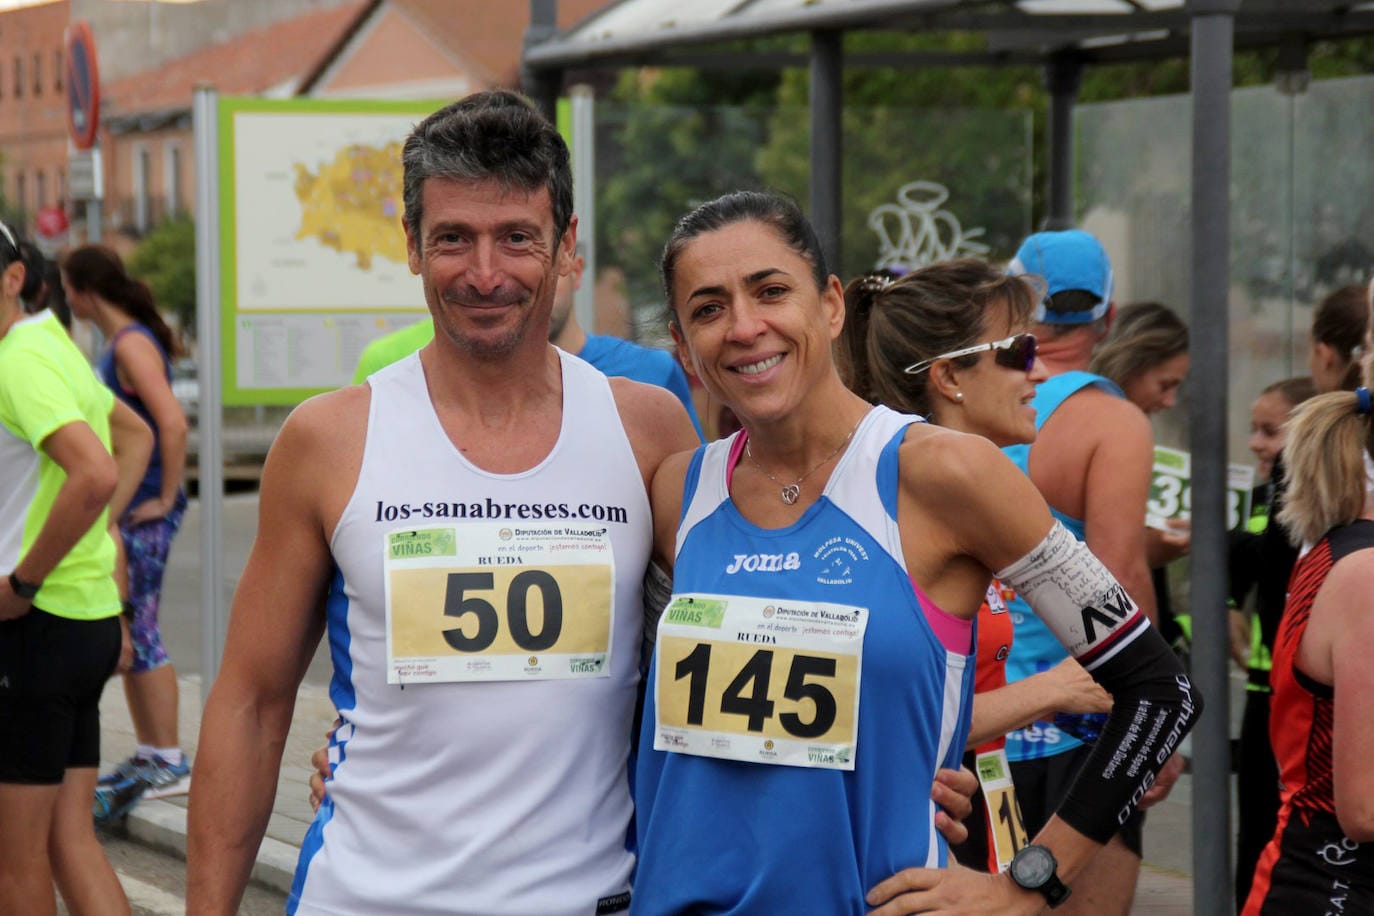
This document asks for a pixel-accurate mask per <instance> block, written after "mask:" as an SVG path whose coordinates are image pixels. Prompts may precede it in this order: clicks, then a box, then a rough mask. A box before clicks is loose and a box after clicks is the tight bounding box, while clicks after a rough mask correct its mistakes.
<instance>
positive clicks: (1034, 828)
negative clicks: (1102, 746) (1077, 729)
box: [1011, 744, 1145, 856]
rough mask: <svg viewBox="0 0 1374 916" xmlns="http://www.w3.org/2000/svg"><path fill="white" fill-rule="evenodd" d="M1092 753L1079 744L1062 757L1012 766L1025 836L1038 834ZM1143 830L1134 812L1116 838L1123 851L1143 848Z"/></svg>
mask: <svg viewBox="0 0 1374 916" xmlns="http://www.w3.org/2000/svg"><path fill="white" fill-rule="evenodd" d="M1092 751H1093V749H1092V745H1090V744H1082V745H1079V746H1078V747H1076V748H1074V749H1073V750H1071V751H1065V752H1064V753H1062V754H1054V755H1053V756H1050V757H1041V758H1038V759H1036V760H1021V761H1014V762H1013V763H1012V765H1011V778H1012V781H1013V782H1015V783H1016V800H1017V801H1018V802H1020V803H1021V820H1022V822H1023V823H1025V825H1026V833H1027V834H1028V835H1029V836H1031V837H1034V836H1035V835H1036V834H1037V833H1039V832H1040V829H1041V828H1042V827H1044V826H1045V822H1046V821H1048V820H1049V819H1050V816H1051V815H1052V814H1054V811H1055V809H1056V808H1058V807H1059V803H1060V802H1062V801H1063V800H1064V796H1065V795H1068V794H1069V788H1070V787H1071V786H1072V785H1073V779H1074V777H1075V776H1077V775H1078V771H1079V770H1080V769H1082V767H1083V764H1084V762H1085V761H1086V760H1087V759H1088V755H1090V754H1091V753H1092ZM1144 830H1145V812H1143V811H1136V812H1135V813H1134V814H1132V815H1131V816H1130V819H1129V820H1127V821H1126V823H1125V824H1123V825H1122V826H1121V829H1120V830H1119V831H1118V832H1117V836H1119V837H1120V838H1121V842H1123V843H1125V844H1126V848H1127V849H1129V850H1130V851H1131V852H1133V853H1135V854H1136V855H1137V856H1138V855H1140V854H1141V849H1142V848H1143V839H1144Z"/></svg>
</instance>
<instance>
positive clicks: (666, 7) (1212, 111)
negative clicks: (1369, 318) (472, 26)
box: [522, 0, 1374, 914]
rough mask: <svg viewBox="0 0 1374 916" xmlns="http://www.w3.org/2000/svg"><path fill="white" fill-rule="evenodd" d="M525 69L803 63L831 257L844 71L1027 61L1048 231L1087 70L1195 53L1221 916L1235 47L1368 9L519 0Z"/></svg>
mask: <svg viewBox="0 0 1374 916" xmlns="http://www.w3.org/2000/svg"><path fill="white" fill-rule="evenodd" d="M530 11H531V26H530V29H529V32H528V33H527V35H526V41H525V53H524V59H523V62H522V63H523V66H522V74H523V77H524V83H525V88H526V91H527V92H529V93H530V95H531V96H532V97H533V98H534V99H535V100H536V102H538V103H539V104H540V105H541V106H542V107H543V108H544V110H545V111H546V112H549V113H550V114H551V113H552V111H553V108H554V100H555V98H556V96H557V93H558V91H559V88H560V86H561V84H562V82H563V78H564V76H565V74H566V73H567V72H569V71H575V70H586V69H621V68H633V67H640V66H655V67H663V66H689V67H699V68H703V69H710V68H734V69H741V68H748V69H759V68H769V67H789V66H797V67H800V66H807V67H809V69H810V74H811V93H810V106H811V152H810V156H811V175H810V194H809V198H810V199H809V204H810V206H809V209H810V217H811V220H812V222H813V224H814V225H815V227H816V230H817V232H818V234H819V236H820V240H821V243H822V246H823V247H824V250H825V253H826V256H827V257H829V258H831V259H832V263H838V258H837V254H838V252H839V238H840V202H841V198H840V194H841V182H840V174H841V173H840V165H841V161H842V154H843V152H842V148H841V136H842V131H841V124H840V115H841V105H842V102H841V78H842V76H843V72H844V68H845V67H846V66H868V67H871V66H881V67H906V68H912V67H915V68H931V67H939V66H970V65H974V66H978V65H981V66H998V65H1006V64H1039V65H1043V66H1044V68H1045V80H1046V87H1047V89H1048V90H1049V93H1050V111H1049V129H1048V137H1047V140H1048V149H1049V175H1048V195H1047V201H1048V205H1049V212H1048V216H1047V219H1046V224H1047V226H1048V227H1050V228H1064V227H1068V226H1071V225H1073V222H1074V214H1073V183H1072V176H1073V160H1072V148H1073V146H1072V142H1071V141H1072V125H1073V106H1074V103H1075V101H1076V98H1077V95H1078V88H1079V83H1080V78H1081V75H1082V70H1083V67H1085V66H1090V65H1092V64H1096V63H1112V62H1123V61H1134V60H1148V59H1155V58H1164V57H1180V56H1183V55H1185V54H1187V55H1190V57H1191V68H1192V69H1191V74H1192V97H1193V118H1192V123H1193V133H1192V252H1193V256H1192V265H1191V266H1192V281H1191V290H1190V294H1191V301H1190V303H1189V323H1190V324H1191V326H1192V327H1193V329H1194V333H1193V334H1192V336H1191V341H1192V344H1191V356H1192V367H1193V368H1192V377H1193V384H1192V385H1191V386H1190V387H1191V390H1192V391H1193V394H1192V398H1193V401H1194V405H1193V410H1192V411H1191V421H1190V423H1191V429H1190V431H1189V439H1190V447H1191V450H1192V453H1193V463H1192V474H1193V478H1192V479H1193V532H1192V558H1193V562H1192V577H1191V579H1192V591H1191V600H1192V603H1193V605H1194V606H1195V607H1197V608H1200V609H1202V610H1203V612H1202V613H1196V614H1194V615H1193V630H1194V640H1193V654H1192V659H1193V681H1194V683H1195V684H1196V686H1197V688H1198V689H1199V690H1200V691H1201V692H1202V694H1203V695H1204V696H1205V697H1206V698H1207V704H1208V712H1209V713H1210V715H1207V716H1205V717H1204V719H1203V721H1202V722H1200V723H1199V725H1198V727H1197V728H1196V729H1195V730H1194V733H1193V734H1194V738H1193V770H1192V774H1193V784H1194V792H1193V837H1194V842H1193V874H1194V878H1193V906H1194V911H1195V912H1198V913H1213V914H1221V913H1230V912H1231V911H1232V900H1231V898H1232V884H1231V863H1230V843H1229V842H1221V841H1218V838H1223V837H1229V836H1230V784H1229V777H1228V774H1229V771H1230V763H1229V760H1230V751H1229V740H1228V730H1229V715H1228V710H1227V706H1228V695H1227V690H1228V683H1227V631H1226V622H1225V615H1223V614H1221V613H1219V612H1218V613H1206V609H1208V608H1215V609H1220V608H1224V607H1225V606H1226V598H1227V583H1226V559H1227V558H1226V523H1225V519H1226V511H1225V498H1226V463H1227V456H1226V455H1225V453H1224V449H1219V448H1218V445H1219V444H1222V443H1225V442H1226V441H1227V438H1226V392H1227V381H1228V377H1229V371H1228V368H1229V367H1228V359H1227V349H1228V338H1229V329H1228V320H1227V315H1228V309H1227V296H1228V287H1229V277H1230V201H1229V197H1228V191H1229V188H1230V177H1231V142H1230V125H1231V95H1230V93H1231V82H1232V59H1233V53H1234V49H1236V48H1246V49H1248V48H1254V47H1264V46H1274V45H1278V46H1280V48H1281V49H1282V50H1281V54H1280V66H1281V69H1283V70H1285V71H1287V70H1293V71H1302V70H1305V67H1306V52H1305V49H1306V47H1307V46H1308V44H1310V43H1311V42H1313V41H1318V40H1325V39H1338V38H1348V37H1353V36H1356V35H1362V34H1371V33H1374V2H1367V0H1244V3H1243V4H1242V0H1187V2H1186V3H1185V0H692V2H691V3H684V2H682V0H618V2H614V3H611V4H609V5H608V6H607V7H606V9H604V10H602V11H601V12H599V13H596V14H594V15H592V16H591V17H589V18H588V19H586V20H584V21H583V22H582V23H579V24H578V25H577V26H575V27H573V28H572V29H569V30H568V31H567V32H566V33H563V34H558V32H557V27H556V22H557V18H556V15H555V13H556V0H530ZM879 29H881V30H886V31H926V32H932V31H964V32H969V31H972V32H980V33H982V34H983V35H985V36H986V48H985V50H983V51H979V52H960V53H948V54H942V53H938V52H923V53H918V54H900V53H880V54H863V55H860V54H854V55H850V56H848V57H846V55H845V54H844V49H843V37H844V33H845V32H847V31H856V30H879ZM783 34H808V35H809V36H810V38H811V51H810V54H809V55H806V54H795V53H785V52H767V51H764V52H760V51H758V50H756V49H750V50H749V51H747V52H743V51H740V50H738V46H736V47H735V48H731V46H730V44H729V43H731V42H739V41H741V40H744V39H755V38H763V37H766V36H775V35H783Z"/></svg>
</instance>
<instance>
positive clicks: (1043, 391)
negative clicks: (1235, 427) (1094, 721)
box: [1002, 371, 1144, 760]
mask: <svg viewBox="0 0 1374 916" xmlns="http://www.w3.org/2000/svg"><path fill="white" fill-rule="evenodd" d="M1089 386H1096V387H1098V388H1101V389H1102V390H1103V391H1106V392H1107V393H1109V394H1113V395H1116V396H1117V397H1125V395H1124V394H1123V393H1122V391H1121V389H1120V388H1119V387H1117V384H1116V383H1115V382H1113V381H1112V380H1111V379H1108V378H1103V377H1102V376H1100V375H1093V374H1092V373H1091V372H1079V371H1074V372H1064V373H1061V374H1060V375H1056V376H1052V377H1051V378H1047V379H1045V381H1043V382H1041V383H1040V384H1039V385H1037V386H1036V388H1035V400H1034V401H1032V402H1031V404H1032V406H1034V407H1035V431H1036V433H1039V432H1040V429H1041V428H1042V427H1043V426H1044V425H1045V423H1046V421H1048V420H1049V418H1050V417H1051V416H1053V414H1054V412H1055V411H1056V410H1058V409H1059V405H1061V404H1063V403H1064V402H1065V401H1067V400H1068V399H1069V397H1070V396H1072V395H1074V394H1077V393H1078V392H1079V391H1082V390H1083V389H1084V388H1087V387H1089ZM1030 449H1031V447H1030V446H1029V445H1008V446H1007V447H1006V448H1004V449H1002V451H1003V452H1005V453H1006V455H1007V457H1008V458H1010V459H1011V460H1012V461H1013V462H1014V463H1015V464H1016V466H1017V467H1019V468H1020V469H1021V471H1022V473H1024V474H1027V475H1029V474H1030V470H1029V468H1030ZM1050 512H1052V513H1054V517H1055V518H1057V519H1059V520H1060V521H1061V522H1063V523H1064V527H1065V528H1067V529H1069V531H1071V532H1073V536H1074V537H1076V538H1078V539H1079V540H1080V541H1082V540H1084V539H1085V538H1084V528H1083V524H1084V523H1083V520H1082V519H1078V518H1074V517H1073V516H1071V515H1065V514H1064V513H1063V512H1060V511H1059V510H1058V509H1056V508H1054V507H1053V506H1051V507H1050ZM1141 524H1144V520H1143V519H1142V520H1141ZM1007 608H1008V610H1009V611H1010V612H1011V622H1012V624H1013V626H1014V627H1015V637H1016V638H1015V639H1014V640H1013V641H1012V644H1011V654H1010V655H1008V656H1007V683H1009V684H1010V683H1014V682H1016V681H1020V680H1024V679H1025V678H1028V677H1030V676H1031V675H1032V674H1038V673H1039V672H1041V671H1048V670H1049V669H1050V668H1053V667H1054V666H1055V665H1057V664H1059V662H1061V661H1063V660H1064V659H1066V658H1068V657H1069V653H1068V651H1067V650H1066V649H1065V648H1064V646H1063V645H1062V644H1061V643H1060V642H1059V640H1058V639H1056V638H1055V636H1054V634H1053V633H1052V632H1050V628H1049V627H1047V626H1045V624H1044V622H1043V621H1041V620H1040V618H1039V617H1037V616H1036V615H1035V612H1034V611H1032V610H1031V609H1030V605H1028V604H1026V601H1025V599H1024V598H1022V597H1021V596H1020V595H1017V596H1016V597H1015V598H1013V599H1012V600H1011V601H1009V602H1007ZM1082 743H1083V742H1082V741H1080V740H1078V739H1077V738H1075V737H1073V736H1072V735H1070V734H1069V733H1068V732H1066V731H1064V730H1063V729H1061V728H1059V727H1058V726H1056V725H1054V724H1053V723H1051V722H1032V723H1031V724H1030V725H1028V726H1026V727H1025V728H1021V729H1017V730H1016V731H1013V732H1009V733H1008V734H1007V759H1008V760H1033V759H1036V758H1039V757H1051V756H1054V755H1055V754H1062V753H1064V752H1065V751H1070V750H1072V749H1074V748H1075V747H1078V746H1079V745H1080V744H1082Z"/></svg>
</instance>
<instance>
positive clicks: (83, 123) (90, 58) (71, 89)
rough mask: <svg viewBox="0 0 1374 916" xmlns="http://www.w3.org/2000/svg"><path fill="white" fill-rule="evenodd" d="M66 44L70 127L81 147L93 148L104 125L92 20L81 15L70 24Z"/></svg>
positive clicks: (73, 139)
mask: <svg viewBox="0 0 1374 916" xmlns="http://www.w3.org/2000/svg"><path fill="white" fill-rule="evenodd" d="M66 45H67V48H66V51H67V127H68V129H69V130H70V131H71V136H72V143H74V144H76V148H77V149H90V148H91V147H92V146H94V145H95V137H96V132H97V131H98V130H99V129H100V69H99V68H98V67H97V66H96V60H95V36H94V35H92V34H91V26H90V23H88V22H87V21H86V20H84V19H78V20H76V21H75V22H73V23H72V24H71V25H70V26H68V28H67V41H66Z"/></svg>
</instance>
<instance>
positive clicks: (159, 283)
mask: <svg viewBox="0 0 1374 916" xmlns="http://www.w3.org/2000/svg"><path fill="white" fill-rule="evenodd" d="M129 273H130V274H132V275H133V276H135V277H137V278H138V279H140V280H142V281H143V282H144V283H147V284H148V287H149V289H151V290H152V291H153V300H154V301H155V302H157V304H158V307H159V308H160V309H162V310H163V311H167V312H171V313H172V314H173V315H175V316H176V317H177V320H178V322H179V323H180V325H181V332H182V336H183V337H186V338H191V337H194V336H195V327H196V226H195V223H194V221H192V219H191V217H189V216H187V215H186V214H179V215H177V216H174V217H172V218H171V219H168V220H165V221H163V222H162V223H161V224H160V225H159V226H158V227H157V228H156V229H154V230H153V231H152V232H150V233H148V235H147V236H146V237H144V239H143V241H142V242H140V243H139V245H138V247H137V248H135V249H134V253H133V255H132V256H131V257H130V258H129Z"/></svg>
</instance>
